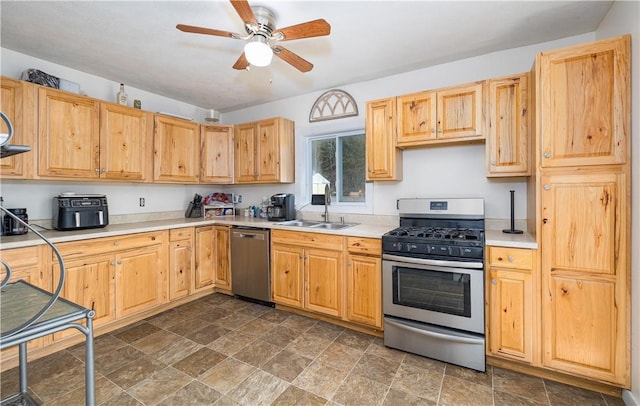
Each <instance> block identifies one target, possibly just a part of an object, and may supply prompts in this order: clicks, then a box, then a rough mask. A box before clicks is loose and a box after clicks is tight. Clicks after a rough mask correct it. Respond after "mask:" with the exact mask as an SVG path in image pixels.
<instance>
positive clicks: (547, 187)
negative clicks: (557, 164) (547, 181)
mask: <svg viewBox="0 0 640 406" xmlns="http://www.w3.org/2000/svg"><path fill="white" fill-rule="evenodd" d="M542 188H543V189H544V190H551V185H544V186H543V187H542Z"/></svg>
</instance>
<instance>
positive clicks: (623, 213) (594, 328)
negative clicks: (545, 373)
mask: <svg viewBox="0 0 640 406" xmlns="http://www.w3.org/2000/svg"><path fill="white" fill-rule="evenodd" d="M541 181H542V185H543V190H542V191H541V196H542V199H541V203H542V225H541V251H542V257H541V260H542V263H541V269H542V283H543V285H542V292H543V297H542V306H543V307H542V308H543V320H542V323H543V324H542V326H543V331H544V336H543V362H544V365H545V366H548V367H551V368H557V369H559V370H562V371H566V372H571V373H575V374H580V375H583V376H588V377H591V378H595V379H602V380H605V381H608V382H614V383H618V384H625V385H628V382H629V375H628V371H629V364H628V360H629V358H628V354H629V337H630V332H629V325H628V313H627V312H628V311H629V297H628V291H629V286H628V277H629V276H628V275H629V274H628V272H629V269H628V267H629V265H628V261H629V253H628V248H627V239H628V232H629V231H628V229H627V222H626V221H625V220H624V219H628V218H629V214H628V208H627V207H626V200H625V199H626V198H625V196H626V194H627V193H628V188H627V185H626V177H625V175H624V174H623V173H615V172H598V171H595V170H592V171H589V172H587V173H582V171H581V172H577V171H573V172H569V173H565V174H554V175H546V176H542V177H541Z"/></svg>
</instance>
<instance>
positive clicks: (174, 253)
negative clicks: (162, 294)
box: [169, 227, 195, 300]
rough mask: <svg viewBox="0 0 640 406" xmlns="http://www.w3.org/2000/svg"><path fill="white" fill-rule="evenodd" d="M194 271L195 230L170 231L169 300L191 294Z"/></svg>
mask: <svg viewBox="0 0 640 406" xmlns="http://www.w3.org/2000/svg"><path fill="white" fill-rule="evenodd" d="M194 269H195V257H194V252H193V228H192V227H185V228H178V229H174V230H169V300H174V299H178V298H181V297H184V296H187V295H189V294H190V293H191V291H192V290H193V287H192V286H191V285H192V283H193V272H194Z"/></svg>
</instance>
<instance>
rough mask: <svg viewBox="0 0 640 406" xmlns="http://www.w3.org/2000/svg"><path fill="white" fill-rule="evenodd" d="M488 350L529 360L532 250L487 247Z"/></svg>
mask: <svg viewBox="0 0 640 406" xmlns="http://www.w3.org/2000/svg"><path fill="white" fill-rule="evenodd" d="M488 253H489V254H488V257H489V260H488V264H489V272H488V274H487V275H488V278H489V281H488V283H487V284H486V286H487V298H488V308H487V315H488V316H487V317H488V325H489V331H488V351H489V353H490V354H492V355H498V356H501V357H505V358H510V359H515V360H518V361H524V362H528V363H532V362H533V361H534V337H535V333H536V330H535V328H534V321H535V320H536V314H538V313H537V312H536V308H537V307H536V303H537V302H536V299H535V296H534V295H535V293H536V292H537V290H536V282H535V281H536V280H537V275H538V272H537V267H536V265H535V264H536V262H535V258H536V256H535V251H534V250H528V249H521V248H503V247H489V249H488Z"/></svg>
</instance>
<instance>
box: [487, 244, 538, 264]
mask: <svg viewBox="0 0 640 406" xmlns="http://www.w3.org/2000/svg"><path fill="white" fill-rule="evenodd" d="M534 252H535V251H534V250H530V249H526V248H507V247H489V266H491V267H494V266H498V267H505V268H518V269H532V268H533V254H534Z"/></svg>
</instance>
